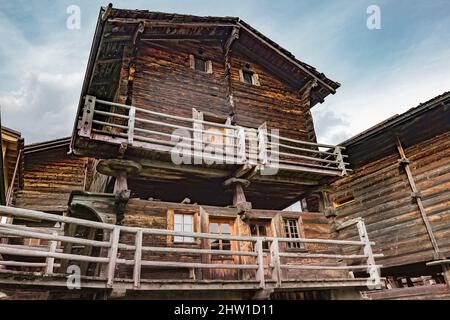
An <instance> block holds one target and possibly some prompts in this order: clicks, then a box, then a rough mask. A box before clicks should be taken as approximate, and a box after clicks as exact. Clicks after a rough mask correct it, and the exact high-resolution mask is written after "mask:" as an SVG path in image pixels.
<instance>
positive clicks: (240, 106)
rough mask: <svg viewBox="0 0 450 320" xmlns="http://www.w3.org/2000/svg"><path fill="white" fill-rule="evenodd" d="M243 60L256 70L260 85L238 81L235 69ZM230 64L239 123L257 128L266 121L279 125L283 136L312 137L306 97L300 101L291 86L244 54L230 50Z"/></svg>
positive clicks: (274, 126)
mask: <svg viewBox="0 0 450 320" xmlns="http://www.w3.org/2000/svg"><path fill="white" fill-rule="evenodd" d="M247 64H248V65H250V67H251V69H252V71H254V72H255V73H256V74H258V76H259V82H260V86H256V85H249V84H246V83H243V82H241V81H240V78H239V70H240V69H242V68H245V67H246V65H247ZM231 66H232V68H231V79H232V93H233V96H234V103H235V109H236V120H237V123H238V124H239V125H242V126H246V127H253V128H258V127H259V126H260V125H261V124H263V123H264V122H267V126H268V128H271V129H279V130H280V133H282V134H283V135H284V136H286V137H291V138H297V139H300V140H306V141H309V140H310V139H311V138H312V137H311V136H309V135H308V130H311V125H310V124H309V122H308V116H305V113H307V112H308V110H309V101H302V100H301V99H300V97H299V95H298V93H297V92H295V91H294V90H293V89H292V88H290V87H288V86H287V85H286V84H285V83H283V82H282V81H281V80H280V79H278V78H277V77H275V76H273V75H272V74H271V73H269V72H268V71H267V70H265V69H264V68H263V67H261V66H259V65H258V64H257V63H255V62H253V61H252V60H251V59H249V58H247V57H245V56H244V55H241V54H238V53H236V52H233V54H232V55H231ZM312 130H314V129H313V128H312Z"/></svg>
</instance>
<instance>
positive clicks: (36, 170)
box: [15, 146, 87, 213]
mask: <svg viewBox="0 0 450 320" xmlns="http://www.w3.org/2000/svg"><path fill="white" fill-rule="evenodd" d="M67 152H68V146H67V148H66V147H60V148H54V149H50V150H43V151H40V152H33V153H29V154H27V153H25V159H24V162H25V165H24V172H23V178H24V187H23V189H22V190H19V191H18V192H17V194H16V201H15V206H17V207H20V208H25V209H33V210H40V211H44V212H52V213H53V212H55V213H62V212H64V211H66V210H67V202H68V201H69V196H70V193H71V192H72V191H74V190H84V184H85V169H86V163H87V159H86V158H77V157H74V156H70V155H68V154H67Z"/></svg>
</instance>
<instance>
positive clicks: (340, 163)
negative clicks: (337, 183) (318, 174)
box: [334, 147, 347, 176]
mask: <svg viewBox="0 0 450 320" xmlns="http://www.w3.org/2000/svg"><path fill="white" fill-rule="evenodd" d="M334 154H335V158H336V161H337V162H338V168H339V169H340V170H341V171H342V176H346V175H347V168H346V167H345V161H344V157H343V156H342V147H336V148H335V149H334Z"/></svg>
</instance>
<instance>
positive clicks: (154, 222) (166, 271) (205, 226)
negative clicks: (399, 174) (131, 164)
mask: <svg viewBox="0 0 450 320" xmlns="http://www.w3.org/2000/svg"><path fill="white" fill-rule="evenodd" d="M74 203H78V204H83V205H86V206H89V205H90V206H91V207H92V208H93V209H95V210H96V211H98V213H99V216H100V217H102V219H103V217H104V218H105V220H106V219H107V220H109V222H112V221H111V219H110V218H108V217H112V216H113V214H114V205H113V203H114V198H113V197H103V198H102V199H100V198H98V199H96V198H95V197H91V198H90V199H89V196H82V195H77V196H75V197H74ZM169 212H172V213H188V214H193V215H194V225H195V226H194V231H196V232H209V221H211V220H213V219H215V220H220V221H229V223H230V225H231V228H232V230H233V234H235V235H239V236H249V235H251V234H250V228H249V224H250V223H251V222H250V221H252V222H254V221H260V222H267V223H268V225H269V228H270V233H269V234H271V235H272V236H275V237H285V234H284V229H283V225H282V218H283V217H288V218H294V219H299V218H300V219H299V221H300V229H301V236H303V237H307V238H316V239H332V238H333V234H332V225H331V223H330V221H328V220H327V219H326V218H325V217H324V216H323V214H322V213H302V214H299V213H290V212H280V211H268V210H251V211H250V212H248V219H249V220H243V219H241V216H239V215H238V214H237V210H236V209H233V208H220V207H209V206H198V205H182V204H174V203H164V202H155V201H145V200H138V199H131V200H130V201H129V202H128V204H127V206H126V208H125V213H124V220H123V225H124V226H131V227H142V228H156V229H168V230H173V221H171V220H170V215H169V214H168V213H169ZM202 212H203V214H202ZM120 241H121V243H125V244H130V245H134V244H135V236H134V235H132V234H126V233H125V234H122V235H121V239H120ZM208 243H209V242H206V243H202V241H198V242H196V243H194V244H192V245H188V246H189V247H192V248H197V249H200V248H202V249H209V244H208ZM143 246H144V247H174V248H176V247H177V246H178V245H177V244H174V243H173V242H171V240H170V237H164V236H145V237H144V239H143ZM181 246H182V247H186V244H183V245H181ZM280 246H281V248H283V251H285V249H284V247H285V246H284V245H282V244H280ZM232 250H233V251H239V250H242V251H251V250H253V248H252V245H251V244H250V243H248V242H240V243H239V244H238V243H237V242H235V241H232ZM287 252H290V253H299V251H298V250H288V251H287ZM300 252H304V253H308V252H310V253H319V252H320V253H332V254H339V253H340V252H341V250H340V249H339V248H338V247H337V246H334V245H324V244H311V243H307V244H305V250H302V251H300ZM119 256H120V258H124V259H129V260H133V259H134V252H133V251H126V250H122V249H121V250H119ZM216 257H217V256H216ZM204 258H207V260H208V259H210V257H205V256H204V255H203V257H202V255H201V254H178V253H172V254H166V253H164V254H161V253H151V252H143V256H142V259H143V260H147V261H148V260H166V261H181V262H196V263H205V260H204ZM230 258H231V259H223V261H220V259H213V260H212V261H213V262H214V263H227V264H229V263H234V264H254V263H255V261H254V260H255V258H253V257H243V256H242V257H236V256H233V257H230ZM208 261H210V260H208ZM267 262H269V260H267ZM281 262H282V264H306V265H308V264H309V265H324V264H330V265H336V262H337V261H336V259H316V258H287V257H283V258H282V259H281ZM363 264H364V262H363ZM193 272H194V271H193V270H189V269H180V268H174V269H170V268H150V267H143V269H142V279H152V278H153V279H156V278H159V279H161V278H168V279H187V278H189V277H191V276H193ZM132 273H133V267H132V266H120V267H119V270H118V274H119V277H124V278H129V277H131V276H132ZM283 275H284V277H285V279H296V278H298V277H301V278H302V279H317V278H346V277H348V272H347V271H345V270H314V271H312V270H286V271H285V272H284V274H283ZM195 276H196V277H197V279H200V278H205V279H208V278H222V279H238V277H240V278H241V279H254V271H247V270H245V271H242V272H237V271H235V270H215V271H213V274H208V272H201V271H200V270H196V271H195ZM266 276H267V277H270V276H271V274H270V272H268V271H266Z"/></svg>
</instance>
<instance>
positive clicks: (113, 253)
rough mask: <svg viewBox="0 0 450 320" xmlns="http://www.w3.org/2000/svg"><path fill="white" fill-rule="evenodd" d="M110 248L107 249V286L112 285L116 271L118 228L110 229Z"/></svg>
mask: <svg viewBox="0 0 450 320" xmlns="http://www.w3.org/2000/svg"><path fill="white" fill-rule="evenodd" d="M110 238H111V239H110V245H111V247H110V249H109V263H108V273H107V286H108V287H109V288H111V287H112V285H113V282H114V274H115V271H116V262H117V253H118V251H119V239H120V228H119V227H115V228H114V229H113V230H112V231H111V237H110Z"/></svg>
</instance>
